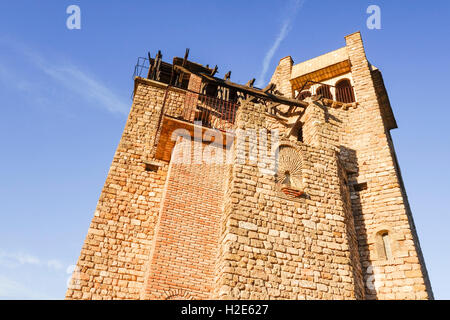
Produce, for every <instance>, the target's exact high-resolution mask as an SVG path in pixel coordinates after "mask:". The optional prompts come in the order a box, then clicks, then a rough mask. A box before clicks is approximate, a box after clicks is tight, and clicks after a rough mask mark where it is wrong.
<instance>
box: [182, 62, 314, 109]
mask: <svg viewBox="0 0 450 320" xmlns="http://www.w3.org/2000/svg"><path fill="white" fill-rule="evenodd" d="M174 68H175V70H176V71H179V72H185V73H193V72H191V71H190V70H188V69H186V68H184V67H182V66H174ZM197 75H199V76H201V77H202V78H204V79H206V80H207V81H210V82H215V83H217V84H218V85H220V86H223V87H227V88H233V89H236V90H239V91H242V92H244V93H247V94H250V95H252V96H255V97H259V98H263V99H269V100H272V101H274V102H279V103H282V104H285V105H289V106H302V107H307V106H308V103H307V102H304V101H301V100H297V99H291V98H286V97H282V96H277V95H274V94H271V93H269V92H264V91H262V90H259V89H256V88H250V87H247V86H245V85H241V84H237V83H234V82H231V81H228V80H223V79H219V78H216V77H212V76H210V75H208V74H205V73H198V74H197Z"/></svg>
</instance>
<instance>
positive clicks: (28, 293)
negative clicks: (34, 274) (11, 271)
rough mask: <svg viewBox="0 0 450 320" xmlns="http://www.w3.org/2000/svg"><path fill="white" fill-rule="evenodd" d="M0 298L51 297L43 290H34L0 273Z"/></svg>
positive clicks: (34, 298)
mask: <svg viewBox="0 0 450 320" xmlns="http://www.w3.org/2000/svg"><path fill="white" fill-rule="evenodd" d="M0 298H1V299H33V300H36V299H51V297H50V296H48V295H47V294H45V293H43V292H38V291H35V290H33V289H31V288H29V287H27V286H26V285H24V284H22V283H20V282H17V281H15V280H12V279H10V278H8V277H5V276H4V275H0Z"/></svg>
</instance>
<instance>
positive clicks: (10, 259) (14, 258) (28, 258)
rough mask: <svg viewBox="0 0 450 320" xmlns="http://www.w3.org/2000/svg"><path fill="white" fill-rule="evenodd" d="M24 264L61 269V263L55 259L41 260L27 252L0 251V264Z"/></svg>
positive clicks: (8, 266) (16, 265)
mask: <svg viewBox="0 0 450 320" xmlns="http://www.w3.org/2000/svg"><path fill="white" fill-rule="evenodd" d="M24 265H31V266H39V267H46V268H48V269H51V270H61V269H63V264H62V263H61V262H60V261H59V260H57V259H51V260H43V259H39V258H38V257H36V256H33V255H31V254H28V253H23V252H13V253H10V252H5V251H0V266H3V267H7V268H16V267H19V266H24Z"/></svg>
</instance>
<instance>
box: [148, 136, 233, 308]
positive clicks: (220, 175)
mask: <svg viewBox="0 0 450 320" xmlns="http://www.w3.org/2000/svg"><path fill="white" fill-rule="evenodd" d="M203 147H204V145H203V144H202V143H201V142H191V141H190V139H186V138H183V137H180V138H179V141H178V143H177V145H176V147H175V149H174V152H173V154H172V158H171V163H170V166H169V173H168V176H167V184H166V186H165V195H164V199H163V201H162V210H161V214H160V218H159V222H158V226H157V235H156V238H155V240H154V249H153V252H152V254H151V260H150V267H149V271H148V280H147V283H146V290H145V296H144V298H146V299H168V298H176V297H186V298H192V299H206V298H209V297H210V293H211V291H212V287H213V278H214V263H215V261H216V259H217V251H218V236H219V221H220V217H221V215H222V201H223V195H224V175H225V165H224V164H214V163H212V164H208V163H207V162H208V161H209V160H208V158H204V159H203V160H204V161H205V162H204V163H202V164H195V163H194V152H193V151H194V149H196V148H198V149H199V150H203V149H202V148H203ZM210 148H213V149H216V148H217V147H214V146H210ZM218 148H222V147H218ZM215 151H217V149H216V150H212V152H211V153H210V154H211V156H213V157H214V155H215ZM206 154H207V153H206V152H205V155H206ZM186 155H189V156H188V157H189V158H187V157H186ZM187 159H191V163H188V161H187Z"/></svg>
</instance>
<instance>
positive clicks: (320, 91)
mask: <svg viewBox="0 0 450 320" xmlns="http://www.w3.org/2000/svg"><path fill="white" fill-rule="evenodd" d="M316 94H317V95H322V97H324V98H327V99H331V100H333V95H332V94H331V90H330V86H327V85H322V86H320V87H319V88H317V90H316Z"/></svg>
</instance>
